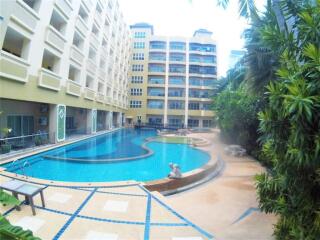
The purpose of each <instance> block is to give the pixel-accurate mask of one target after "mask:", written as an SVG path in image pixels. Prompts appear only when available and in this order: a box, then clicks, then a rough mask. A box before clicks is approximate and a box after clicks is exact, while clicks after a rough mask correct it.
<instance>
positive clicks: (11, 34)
mask: <svg viewBox="0 0 320 240" xmlns="http://www.w3.org/2000/svg"><path fill="white" fill-rule="evenodd" d="M29 43H30V41H29V39H27V38H26V37H24V36H23V35H21V34H20V33H18V32H17V31H15V30H13V29H12V28H10V27H8V28H7V32H6V35H5V36H4V41H3V45H2V50H3V51H6V52H8V53H11V54H13V55H15V56H17V57H20V58H23V59H25V60H27V59H28V51H29Z"/></svg>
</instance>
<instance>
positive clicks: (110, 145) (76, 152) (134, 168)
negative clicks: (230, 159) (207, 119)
mask: <svg viewBox="0 0 320 240" xmlns="http://www.w3.org/2000/svg"><path fill="white" fill-rule="evenodd" d="M155 135H156V132H155V131H154V130H135V129H122V130H118V131H115V132H112V133H106V134H103V135H100V136H96V137H92V138H89V139H86V140H82V141H80V142H77V143H73V144H69V145H66V146H63V147H59V148H55V149H53V150H49V151H46V152H43V153H40V154H37V155H33V156H31V157H27V158H22V159H20V160H19V161H16V162H15V163H14V164H12V163H7V164H5V165H3V166H2V167H5V168H7V171H10V172H16V173H18V174H22V170H21V166H22V165H25V166H26V167H25V168H24V173H25V174H26V175H28V176H32V177H36V178H42V179H47V180H56V181H73V182H107V181H124V180H137V181H150V180H155V179H161V178H164V177H166V176H167V175H168V173H169V171H170V168H169V166H168V165H169V163H170V162H173V163H176V164H178V165H179V166H180V168H181V171H182V172H187V171H191V170H193V169H196V168H199V167H201V166H203V165H204V164H206V163H207V162H208V161H209V159H210V156H209V155H208V154H207V153H205V152H203V151H201V150H198V149H195V148H192V147H190V146H189V145H186V144H172V143H171V144H169V143H158V142H150V143H147V147H148V148H150V149H151V150H152V151H153V152H154V153H153V154H152V155H151V156H149V157H145V158H140V159H135V160H131V161H121V162H105V160H106V159H116V158H126V157H136V156H139V155H143V154H146V153H147V150H146V149H143V148H142V147H141V145H142V144H143V142H144V141H145V138H148V137H152V136H155ZM48 157H49V158H48ZM50 157H53V158H57V159H52V158H50ZM68 158H72V159H78V160H77V161H70V160H67V159H68ZM26 161H27V162H28V163H27V164H24V163H25V162H26ZM90 161H91V162H90Z"/></svg>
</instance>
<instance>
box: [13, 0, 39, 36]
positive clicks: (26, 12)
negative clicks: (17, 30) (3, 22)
mask: <svg viewBox="0 0 320 240" xmlns="http://www.w3.org/2000/svg"><path fill="white" fill-rule="evenodd" d="M11 18H12V19H13V20H15V21H16V22H18V23H19V24H22V25H24V26H25V27H26V29H27V30H28V31H29V32H31V33H33V32H34V30H35V28H36V25H37V21H38V20H39V19H40V18H39V15H38V13H36V12H35V11H34V10H33V9H31V8H30V7H29V6H28V5H27V4H26V3H24V2H23V1H22V0H18V1H17V4H16V7H15V9H14V13H13V15H11Z"/></svg>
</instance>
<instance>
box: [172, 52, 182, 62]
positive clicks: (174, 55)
mask: <svg viewBox="0 0 320 240" xmlns="http://www.w3.org/2000/svg"><path fill="white" fill-rule="evenodd" d="M170 61H176V62H184V61H186V55H185V54H183V53H170Z"/></svg>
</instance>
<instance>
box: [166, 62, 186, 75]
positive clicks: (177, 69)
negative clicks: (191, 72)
mask: <svg viewBox="0 0 320 240" xmlns="http://www.w3.org/2000/svg"><path fill="white" fill-rule="evenodd" d="M169 72H171V73H185V72H186V66H185V65H179V64H170V65H169Z"/></svg>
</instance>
